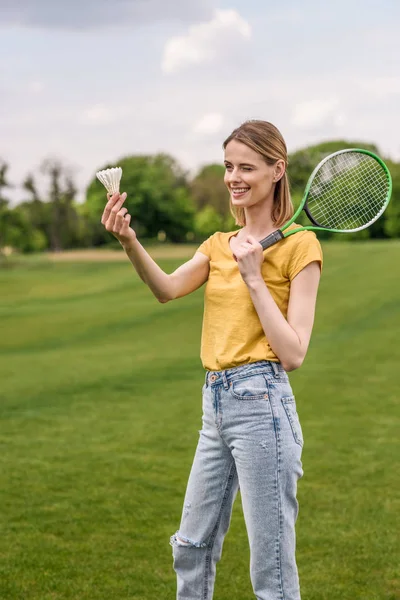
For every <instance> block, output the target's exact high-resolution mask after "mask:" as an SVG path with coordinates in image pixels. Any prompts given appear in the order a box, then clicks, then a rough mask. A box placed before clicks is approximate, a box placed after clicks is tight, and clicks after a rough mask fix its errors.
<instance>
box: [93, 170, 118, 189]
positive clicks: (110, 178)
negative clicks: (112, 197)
mask: <svg viewBox="0 0 400 600" xmlns="http://www.w3.org/2000/svg"><path fill="white" fill-rule="evenodd" d="M96 177H97V179H98V180H99V181H101V183H102V184H103V185H104V187H105V188H106V190H107V192H108V193H109V194H116V193H117V192H119V182H120V181H121V177H122V169H121V167H112V168H111V169H104V170H103V171H97V173H96Z"/></svg>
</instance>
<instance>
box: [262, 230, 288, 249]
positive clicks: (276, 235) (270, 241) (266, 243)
mask: <svg viewBox="0 0 400 600" xmlns="http://www.w3.org/2000/svg"><path fill="white" fill-rule="evenodd" d="M284 237H285V236H284V235H283V233H282V231H281V230H280V229H278V230H277V231H274V232H273V233H270V234H269V235H267V237H266V238H264V239H263V240H261V242H260V244H261V246H262V247H263V250H266V249H267V248H269V247H270V246H273V245H274V244H276V242H279V241H280V240H281V239H283V238H284Z"/></svg>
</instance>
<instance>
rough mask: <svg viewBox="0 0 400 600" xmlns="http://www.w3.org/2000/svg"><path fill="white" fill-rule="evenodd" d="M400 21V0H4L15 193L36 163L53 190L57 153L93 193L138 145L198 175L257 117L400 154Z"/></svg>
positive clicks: (0, 95) (4, 66)
mask: <svg viewBox="0 0 400 600" xmlns="http://www.w3.org/2000/svg"><path fill="white" fill-rule="evenodd" d="M399 26H400V2H399V1H398V0H379V1H378V0H376V1H375V0H346V1H345V0H335V2H330V3H327V2H321V0H297V1H294V0H287V1H284V0H282V2H280V3H278V2H272V1H270V0H246V2H243V1H241V2H239V1H238V0H221V1H218V0H190V1H189V0H186V2H185V0H168V1H167V0H113V2H110V0H69V1H68V2H66V1H64V2H54V0H13V2H12V3H11V2H10V0H0V134H1V135H0V158H1V159H2V160H4V161H6V162H7V163H8V164H9V167H10V168H9V180H10V182H11V183H12V184H13V186H14V187H13V188H12V190H10V191H9V192H8V197H9V198H10V199H11V201H12V204H14V203H17V202H18V201H20V200H22V199H24V197H25V195H24V192H23V191H22V188H21V184H22V181H23V179H24V178H25V177H26V175H27V174H28V173H31V174H33V175H36V176H37V179H38V181H39V182H40V185H43V186H44V185H45V182H44V178H43V175H42V173H41V169H40V167H41V164H42V163H43V161H44V160H45V159H49V158H57V159H59V160H61V161H63V163H65V165H66V166H67V167H68V169H70V170H71V172H72V173H73V176H74V179H75V182H76V185H77V186H78V189H79V195H78V198H79V199H80V200H82V199H83V198H84V193H85V189H86V187H87V185H88V184H89V183H90V181H91V180H92V178H93V177H94V176H95V173H96V171H97V170H99V169H101V168H103V167H104V166H105V165H106V164H110V165H113V166H118V160H119V159H121V158H122V157H124V156H127V155H132V154H153V153H156V152H167V153H169V154H171V155H172V156H173V157H174V158H176V159H177V160H178V161H179V162H180V164H181V165H182V166H183V167H184V168H185V169H187V171H188V172H190V173H191V174H195V173H196V171H197V170H198V169H199V168H200V167H201V166H202V165H204V164H209V163H211V162H219V163H222V162H223V152H222V142H223V140H224V139H225V138H226V137H227V136H228V135H229V134H230V133H231V131H232V130H233V129H234V128H235V127H237V126H238V125H239V124H240V123H242V122H243V121H245V120H246V119H265V120H267V121H271V122H272V123H274V125H276V126H277V127H278V128H279V129H280V131H281V132H282V134H283V136H284V138H285V140H286V143H287V146H288V150H289V152H292V151H294V150H296V149H299V148H301V147H304V146H307V145H310V144H314V143H318V142H320V141H324V140H331V139H346V140H350V141H359V142H360V143H362V142H365V143H370V142H372V143H375V144H376V145H377V146H378V148H379V151H380V153H381V155H382V156H384V157H390V158H392V159H395V160H400V110H399V107H400V36H399V35H398V29H399ZM289 169H290V166H289ZM122 181H123V179H122ZM130 192H131V193H133V192H134V191H133V190H131V191H130Z"/></svg>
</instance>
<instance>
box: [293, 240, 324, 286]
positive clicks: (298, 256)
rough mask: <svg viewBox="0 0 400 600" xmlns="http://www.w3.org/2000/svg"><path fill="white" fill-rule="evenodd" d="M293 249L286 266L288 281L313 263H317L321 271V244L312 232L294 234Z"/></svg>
mask: <svg viewBox="0 0 400 600" xmlns="http://www.w3.org/2000/svg"><path fill="white" fill-rule="evenodd" d="M291 237H293V238H294V240H293V242H294V248H293V251H292V253H291V257H290V260H289V264H288V276H289V279H290V281H292V279H294V278H295V277H296V275H298V273H300V271H301V270H302V269H304V267H306V266H307V265H308V264H309V263H311V262H313V261H317V262H318V263H319V265H320V267H321V270H322V264H323V255H322V248H321V244H320V243H319V240H318V238H317V236H316V235H315V233H314V232H313V231H304V232H301V233H294V234H293V235H292V236H291Z"/></svg>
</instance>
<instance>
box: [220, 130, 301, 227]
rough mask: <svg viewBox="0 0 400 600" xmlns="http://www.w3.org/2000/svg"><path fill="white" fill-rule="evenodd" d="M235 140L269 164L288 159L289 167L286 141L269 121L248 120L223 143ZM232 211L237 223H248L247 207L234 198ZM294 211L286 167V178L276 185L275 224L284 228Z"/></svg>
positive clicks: (231, 206)
mask: <svg viewBox="0 0 400 600" xmlns="http://www.w3.org/2000/svg"><path fill="white" fill-rule="evenodd" d="M231 140H237V141H238V142H241V143H242V144H245V145H246V146H248V147H249V148H251V149H252V150H255V151H256V152H257V153H258V154H260V155H261V156H262V158H263V159H264V160H265V162H266V163H267V164H268V165H274V164H275V163H276V161H277V160H279V159H281V160H283V161H284V162H285V166H286V167H287V166H288V157H287V148H286V144H285V140H284V139H283V137H282V134H281V133H280V131H279V130H278V129H277V128H276V127H275V125H272V123H269V122H268V121H256V120H251V121H245V122H244V123H242V125H240V126H239V127H237V128H236V129H235V130H234V131H232V133H231V135H230V136H229V137H228V138H227V139H226V140H225V141H224V143H223V145H222V147H223V149H224V150H225V148H226V147H227V145H228V144H229V142H230V141H231ZM230 211H231V213H232V215H233V217H234V218H235V223H236V225H240V226H241V227H243V226H244V225H246V215H245V211H244V208H241V207H236V206H233V204H232V200H230ZM293 212H294V211H293V204H292V200H291V198H290V189H289V179H288V175H287V173H286V169H285V173H284V175H283V177H282V178H281V179H280V180H279V181H277V183H276V184H275V192H274V204H273V208H272V220H273V222H274V225H276V227H280V226H281V225H283V224H284V223H286V222H287V221H288V220H289V219H290V218H291V217H292V216H293Z"/></svg>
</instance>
